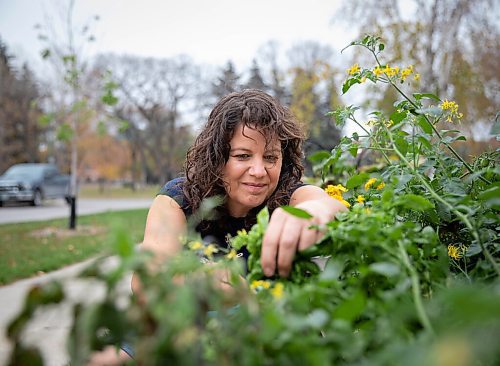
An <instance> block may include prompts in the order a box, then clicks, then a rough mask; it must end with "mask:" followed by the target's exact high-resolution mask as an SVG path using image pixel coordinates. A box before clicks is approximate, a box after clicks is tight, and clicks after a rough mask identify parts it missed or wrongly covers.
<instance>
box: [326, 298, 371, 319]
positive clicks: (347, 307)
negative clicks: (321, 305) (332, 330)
mask: <svg viewBox="0 0 500 366" xmlns="http://www.w3.org/2000/svg"><path fill="white" fill-rule="evenodd" d="M365 304H366V298H365V296H364V295H363V293H362V292H361V291H358V292H357V293H355V294H354V295H353V296H352V297H351V298H350V299H348V300H346V301H344V302H342V303H341V304H340V305H339V306H338V307H337V308H336V309H335V311H334V312H333V318H334V319H345V320H347V321H349V322H351V321H353V320H354V319H356V318H357V317H358V316H359V315H360V314H361V312H362V311H363V309H364V308H365Z"/></svg>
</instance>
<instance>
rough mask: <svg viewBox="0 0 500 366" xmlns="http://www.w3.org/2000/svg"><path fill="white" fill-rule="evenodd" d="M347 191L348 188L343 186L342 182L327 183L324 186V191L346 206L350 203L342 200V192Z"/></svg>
mask: <svg viewBox="0 0 500 366" xmlns="http://www.w3.org/2000/svg"><path fill="white" fill-rule="evenodd" d="M347 191H348V189H347V188H346V187H344V186H343V185H342V184H337V185H336V186H334V185H332V184H329V185H327V186H326V188H325V192H326V193H327V194H328V195H329V196H330V197H333V198H335V199H337V200H339V201H340V202H342V203H343V204H344V205H345V206H346V207H351V205H350V204H349V202H347V201H346V200H344V198H343V197H342V193H344V192H347Z"/></svg>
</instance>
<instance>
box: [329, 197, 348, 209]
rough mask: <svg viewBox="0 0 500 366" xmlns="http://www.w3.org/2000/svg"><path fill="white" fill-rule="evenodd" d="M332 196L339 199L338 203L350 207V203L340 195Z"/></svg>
mask: <svg viewBox="0 0 500 366" xmlns="http://www.w3.org/2000/svg"><path fill="white" fill-rule="evenodd" d="M333 198H336V199H338V200H339V201H340V203H342V204H343V205H344V206H345V207H347V208H349V207H351V204H350V203H349V202H347V201H346V200H345V199H343V198H342V197H333Z"/></svg>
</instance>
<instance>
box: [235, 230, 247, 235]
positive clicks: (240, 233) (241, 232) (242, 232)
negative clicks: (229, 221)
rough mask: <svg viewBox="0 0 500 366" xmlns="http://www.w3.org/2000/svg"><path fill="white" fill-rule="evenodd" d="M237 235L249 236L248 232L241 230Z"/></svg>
mask: <svg viewBox="0 0 500 366" xmlns="http://www.w3.org/2000/svg"><path fill="white" fill-rule="evenodd" d="M236 234H238V235H239V236H246V235H248V233H247V231H246V230H245V229H241V230H238V231H236Z"/></svg>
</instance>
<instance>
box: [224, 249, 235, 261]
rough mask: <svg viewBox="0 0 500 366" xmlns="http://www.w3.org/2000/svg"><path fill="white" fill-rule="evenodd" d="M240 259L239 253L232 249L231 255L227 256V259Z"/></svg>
mask: <svg viewBox="0 0 500 366" xmlns="http://www.w3.org/2000/svg"><path fill="white" fill-rule="evenodd" d="M237 257H238V253H236V250H234V249H231V251H230V252H229V253H227V254H226V258H227V259H234V258H237Z"/></svg>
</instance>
